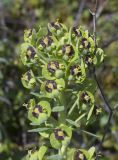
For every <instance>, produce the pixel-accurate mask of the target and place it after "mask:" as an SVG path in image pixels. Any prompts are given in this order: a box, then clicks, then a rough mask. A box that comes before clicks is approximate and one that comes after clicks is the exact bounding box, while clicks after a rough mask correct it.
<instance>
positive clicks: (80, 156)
mask: <svg viewBox="0 0 118 160" xmlns="http://www.w3.org/2000/svg"><path fill="white" fill-rule="evenodd" d="M74 160H86V157H85V156H84V155H83V153H82V152H81V151H77V152H76V153H75V157H74Z"/></svg>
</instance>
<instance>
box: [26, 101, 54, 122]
mask: <svg viewBox="0 0 118 160" xmlns="http://www.w3.org/2000/svg"><path fill="white" fill-rule="evenodd" d="M28 105H29V109H28V118H29V120H31V121H32V122H35V123H39V124H41V123H44V122H45V121H46V120H47V119H48V118H49V117H50V115H51V107H50V104H49V102H47V101H40V102H39V103H35V100H34V99H31V100H30V101H29V104H28Z"/></svg>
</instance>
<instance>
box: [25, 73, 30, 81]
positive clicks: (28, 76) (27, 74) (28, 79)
mask: <svg viewBox="0 0 118 160" xmlns="http://www.w3.org/2000/svg"><path fill="white" fill-rule="evenodd" d="M26 79H27V81H28V82H29V81H30V79H31V72H30V71H27V72H26Z"/></svg>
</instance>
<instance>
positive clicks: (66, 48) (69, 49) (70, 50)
mask: <svg viewBox="0 0 118 160" xmlns="http://www.w3.org/2000/svg"><path fill="white" fill-rule="evenodd" d="M62 53H63V54H65V55H67V56H68V57H72V56H73V55H74V49H73V47H72V46H71V45H70V44H66V45H64V46H63V47H62Z"/></svg>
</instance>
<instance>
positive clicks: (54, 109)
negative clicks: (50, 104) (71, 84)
mask: <svg viewBox="0 0 118 160" xmlns="http://www.w3.org/2000/svg"><path fill="white" fill-rule="evenodd" d="M61 111H64V106H56V107H54V108H53V109H52V112H61Z"/></svg>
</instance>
